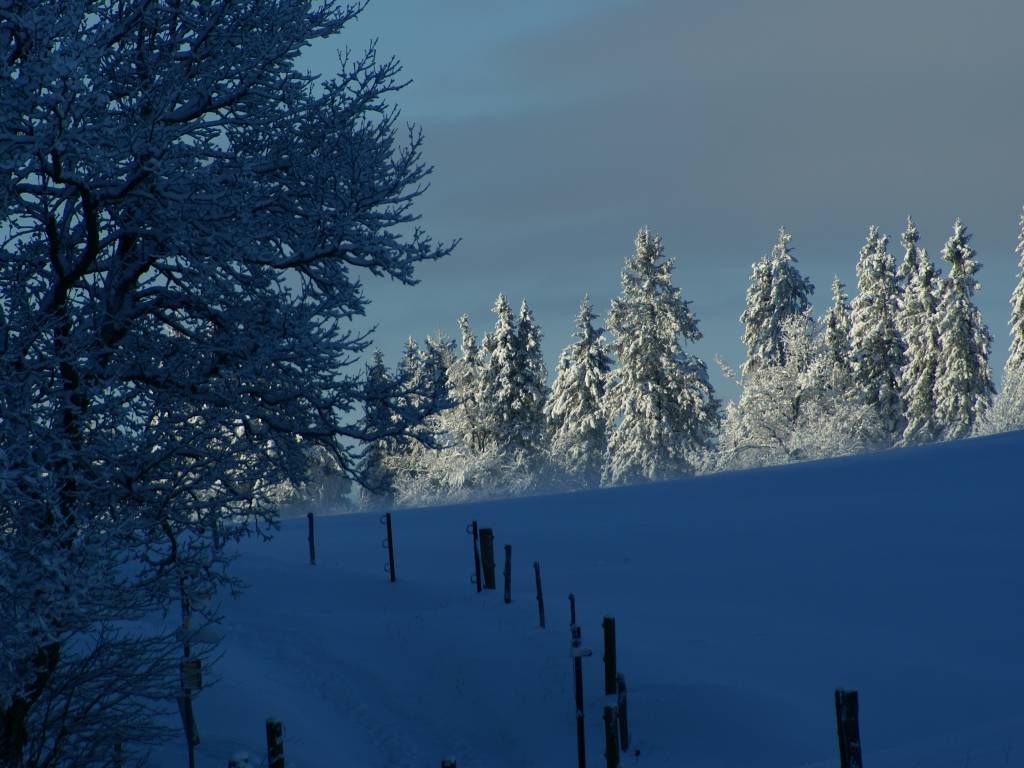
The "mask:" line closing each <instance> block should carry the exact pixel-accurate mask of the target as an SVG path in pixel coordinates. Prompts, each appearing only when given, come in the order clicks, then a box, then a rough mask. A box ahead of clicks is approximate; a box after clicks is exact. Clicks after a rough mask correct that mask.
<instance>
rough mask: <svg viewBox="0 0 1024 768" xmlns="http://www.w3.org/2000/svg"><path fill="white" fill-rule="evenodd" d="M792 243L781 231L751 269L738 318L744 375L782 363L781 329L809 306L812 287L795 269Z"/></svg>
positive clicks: (780, 230)
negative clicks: (743, 304)
mask: <svg viewBox="0 0 1024 768" xmlns="http://www.w3.org/2000/svg"><path fill="white" fill-rule="evenodd" d="M791 239H792V237H791V235H790V234H789V233H788V232H786V228H785V227H780V228H779V238H778V240H777V241H776V243H775V245H774V246H773V247H772V251H771V254H769V255H767V256H765V257H763V258H762V259H761V260H760V261H758V262H756V263H755V264H754V265H753V267H752V271H751V274H750V286H749V287H748V288H747V306H746V309H745V310H744V311H743V314H742V315H740V322H742V323H743V337H742V339H743V343H744V345H746V347H747V359H746V361H745V362H744V363H743V367H742V372H743V373H744V374H747V373H751V372H753V371H754V370H756V369H757V368H760V367H762V366H765V365H778V364H781V363H784V362H785V351H784V347H783V343H782V337H783V326H784V325H785V322H786V320H787V319H788V318H790V317H794V316H797V315H801V314H803V313H804V312H806V311H807V309H809V308H810V306H811V302H810V295H811V294H812V293H814V286H813V285H812V284H811V281H810V280H808V279H807V278H806V277H804V276H803V275H801V274H800V273H799V272H798V271H797V269H796V266H795V264H796V258H795V257H794V256H793V253H792V251H791V250H790V247H789V241H790V240H791Z"/></svg>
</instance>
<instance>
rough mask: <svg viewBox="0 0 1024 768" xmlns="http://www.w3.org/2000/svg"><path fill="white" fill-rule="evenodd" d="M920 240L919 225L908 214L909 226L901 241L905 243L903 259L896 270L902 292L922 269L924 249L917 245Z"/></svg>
mask: <svg viewBox="0 0 1024 768" xmlns="http://www.w3.org/2000/svg"><path fill="white" fill-rule="evenodd" d="M920 240H921V233H920V232H918V231H917V225H916V224H914V220H913V219H912V218H911V217H910V216H907V228H906V229H905V230H903V234H902V235H900V243H901V244H902V245H903V261H902V262H901V263H900V266H899V269H897V270H896V282H897V283H898V285H899V287H900V291H901V292H902V291H905V290H906V288H907V286H908V285H910V281H911V280H913V279H914V275H916V274H917V271H918V270H919V269H920V266H921V253H922V250H921V249H920V248H918V246H917V244H918V242H919V241H920Z"/></svg>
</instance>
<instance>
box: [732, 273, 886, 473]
mask: <svg viewBox="0 0 1024 768" xmlns="http://www.w3.org/2000/svg"><path fill="white" fill-rule="evenodd" d="M833 287H834V288H835V284H833ZM837 293H839V294H840V295H841V291H837ZM838 303H839V305H840V306H841V305H842V300H840V301H839V302H838ZM830 316H832V315H830ZM822 326H823V329H822V330H819V329H818V328H817V327H816V325H815V322H814V320H813V319H812V318H811V316H810V312H809V311H808V312H805V313H804V314H802V315H798V316H795V317H790V318H788V319H787V320H786V321H785V323H784V324H783V344H784V345H785V355H784V360H785V362H783V363H780V364H775V365H767V366H762V367H760V368H757V369H756V370H754V371H753V372H752V373H749V374H747V375H745V376H744V377H743V380H742V382H741V386H742V394H741V396H740V399H739V401H738V402H735V403H733V402H730V403H729V404H728V405H727V406H726V415H725V419H724V421H723V423H722V433H721V436H720V438H719V444H718V451H717V454H716V456H715V468H716V469H745V468H749V467H761V466H771V465H777V464H788V463H790V462H794V461H806V460H810V459H820V458H825V457H828V456H841V455H845V454H852V453H859V452H861V451H864V450H867V449H870V448H873V447H876V446H877V445H878V444H879V440H880V438H881V434H882V429H881V423H880V421H879V418H878V415H877V413H876V412H875V410H874V408H872V407H871V406H869V405H868V404H866V403H865V402H864V401H863V399H862V398H861V397H860V395H859V393H858V392H856V391H855V390H849V389H847V388H844V387H841V386H837V385H836V382H837V381H838V382H840V383H842V381H843V377H844V375H845V374H844V373H843V370H844V369H843V368H842V365H843V363H842V361H841V360H840V361H837V360H836V359H835V358H834V353H833V348H832V347H831V345H830V344H829V343H828V342H827V341H826V339H827V336H828V329H829V325H828V322H827V318H826V320H825V321H824V322H823V323H822Z"/></svg>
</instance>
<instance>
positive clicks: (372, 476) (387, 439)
mask: <svg viewBox="0 0 1024 768" xmlns="http://www.w3.org/2000/svg"><path fill="white" fill-rule="evenodd" d="M417 352H418V349H417V347H416V342H414V341H413V340H412V339H409V342H408V344H407V345H406V357H408V356H409V355H415V354H416V353H417ZM394 396H395V384H394V381H393V380H392V378H391V375H390V374H389V373H388V369H387V366H385V365H384V355H383V354H381V352H380V350H376V351H375V352H374V354H373V358H372V359H371V361H370V363H369V364H368V365H367V366H366V379H365V382H364V384H363V428H364V429H365V430H366V433H367V434H379V435H383V436H382V437H378V438H376V439H374V440H369V441H367V444H366V446H365V448H364V453H363V457H362V459H361V461H360V469H361V474H362V477H363V485H362V487H361V488H360V500H361V502H362V504H363V506H373V507H388V506H391V504H392V502H393V501H394V495H395V488H394V471H393V469H391V468H390V467H388V466H387V463H386V462H387V458H388V456H389V454H391V453H393V452H394V451H395V447H396V446H395V441H396V438H395V437H394V436H393V435H392V434H391V433H392V431H393V428H394V424H395V423H396V421H397V414H396V413H395V409H394V408H393V407H392V398H394Z"/></svg>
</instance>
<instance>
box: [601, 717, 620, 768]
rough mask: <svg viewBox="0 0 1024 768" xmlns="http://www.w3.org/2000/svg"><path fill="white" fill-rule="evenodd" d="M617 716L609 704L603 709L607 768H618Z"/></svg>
mask: <svg viewBox="0 0 1024 768" xmlns="http://www.w3.org/2000/svg"><path fill="white" fill-rule="evenodd" d="M618 719H619V718H618V716H617V715H616V714H615V707H613V706H611V705H610V704H607V705H605V708H604V759H605V764H606V765H607V766H608V768H619V739H618Z"/></svg>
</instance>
